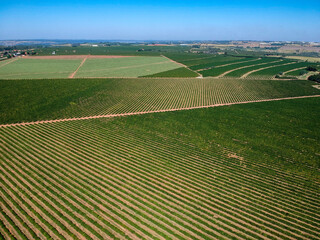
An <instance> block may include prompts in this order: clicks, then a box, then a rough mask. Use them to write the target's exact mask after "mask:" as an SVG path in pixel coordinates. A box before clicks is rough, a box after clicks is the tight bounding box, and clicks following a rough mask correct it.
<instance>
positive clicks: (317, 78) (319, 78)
mask: <svg viewBox="0 0 320 240" xmlns="http://www.w3.org/2000/svg"><path fill="white" fill-rule="evenodd" d="M308 80H310V81H315V82H318V83H320V74H316V75H311V76H310V77H308Z"/></svg>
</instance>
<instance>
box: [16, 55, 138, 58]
mask: <svg viewBox="0 0 320 240" xmlns="http://www.w3.org/2000/svg"><path fill="white" fill-rule="evenodd" d="M126 57H133V56H115V55H58V56H56V55H52V56H24V57H22V58H27V59H83V58H126Z"/></svg>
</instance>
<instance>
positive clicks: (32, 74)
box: [0, 58, 81, 79]
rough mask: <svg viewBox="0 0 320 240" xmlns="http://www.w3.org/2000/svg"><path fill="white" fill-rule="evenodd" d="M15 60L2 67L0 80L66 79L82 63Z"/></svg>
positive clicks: (51, 60)
mask: <svg viewBox="0 0 320 240" xmlns="http://www.w3.org/2000/svg"><path fill="white" fill-rule="evenodd" d="M14 60H15V61H11V62H10V63H9V64H7V65H0V79H44V78H66V77H68V76H69V75H70V74H71V73H72V72H74V71H75V70H76V69H77V67H78V66H79V64H80V63H81V60H79V59H67V60H61V59H59V60H56V59H29V58H28V59H23V58H16V59H14ZM7 61H10V60H7Z"/></svg>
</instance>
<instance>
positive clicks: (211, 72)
mask: <svg viewBox="0 0 320 240" xmlns="http://www.w3.org/2000/svg"><path fill="white" fill-rule="evenodd" d="M275 61H280V60H279V59H277V58H262V59H259V58H256V59H251V60H250V61H248V60H247V61H244V62H242V61H241V62H240V63H235V64H228V65H226V66H224V65H222V66H217V67H214V68H211V69H208V70H203V71H200V73H201V74H202V75H203V76H204V77H208V76H212V77H217V76H219V75H221V74H223V73H225V72H228V71H231V70H234V69H237V68H243V67H251V66H254V65H257V66H260V65H258V64H265V63H270V62H275ZM285 61H287V62H289V60H285Z"/></svg>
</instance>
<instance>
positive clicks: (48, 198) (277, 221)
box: [0, 44, 320, 240]
mask: <svg viewBox="0 0 320 240" xmlns="http://www.w3.org/2000/svg"><path fill="white" fill-rule="evenodd" d="M190 49H191V46H190V47H188V46H146V45H142V44H141V45H129V44H128V45H119V46H117V45H112V46H105V47H47V48H40V49H36V50H35V51H36V52H37V54H38V55H50V54H51V53H52V51H56V55H57V56H59V55H83V56H80V57H79V56H78V59H77V60H69V59H68V60H66V59H30V58H29V59H27V58H13V59H10V60H6V61H2V62H0V109H1V111H0V239H19V240H29V239H30V240H33V239H62V240H67V239H95V240H100V239H101V240H105V239H107V240H113V239H134V240H137V239H146V240H155V239H156V240H171V239H174V240H175V239H178V240H185V239H190V240H191V239H192V240H193V239H195V240H203V239H204V240H212V239H219V240H225V239H230V240H231V239H232V240H235V239H237V240H238V239H241V240H247V239H248V240H255V239H270V240H282V239H284V240H291V239H299V240H300V239H301V240H309V239H310V240H318V239H320V234H319V232H320V231H319V230H320V221H319V220H320V198H319V197H320V188H319V182H320V172H319V169H320V151H319V149H320V122H319V118H320V98H319V96H320V89H317V88H316V87H315V85H316V84H317V83H315V82H312V81H307V80H292V79H293V76H292V75H291V74H296V72H297V71H298V70H295V71H292V72H289V73H290V76H289V78H290V81H284V80H281V79H275V78H274V76H275V75H276V74H278V73H279V72H284V73H285V72H286V71H289V70H291V69H296V68H299V67H306V66H309V65H310V63H305V62H298V61H294V60H289V59H283V58H264V57H259V56H260V55H261V54H260V53H257V54H252V55H251V56H250V54H249V51H247V52H246V55H242V56H240V53H237V54H236V55H235V56H231V55H227V53H225V54H221V55H218V54H217V55H214V54H204V53H190V52H188V51H190ZM195 49H196V50H197V48H195ZM200 51H202V50H200ZM239 51H240V50H239ZM233 52H235V51H233ZM241 53H243V52H241ZM88 54H91V55H88ZM243 54H244V53H243ZM259 54H260V55H259ZM93 55H122V56H132V57H128V58H102V57H101V58H97V57H96V56H93ZM238 55H239V56H238ZM85 56H87V57H85ZM164 56H165V57H164ZM166 57H168V58H169V59H168V58H166ZM46 58H47V57H46ZM60 58H61V57H60ZM64 58H70V57H64ZM71 58H73V59H74V58H75V56H71ZM170 59H172V60H173V61H171V60H170ZM174 61H176V62H174ZM288 63H290V64H288ZM182 64H183V65H185V66H186V67H184V66H183V65H182ZM286 64H288V65H286ZM275 65H276V66H275ZM266 67H270V68H267V69H264V70H263V69H262V68H266ZM255 70H259V71H256V72H255ZM251 71H253V73H252V74H250V75H249V77H248V78H240V77H241V76H243V75H244V74H246V73H249V72H251ZM299 71H301V70H299ZM200 73H201V74H203V75H204V77H203V78H202V77H201V76H199V74H200ZM223 73H228V74H225V75H226V76H225V77H223V78H222V77H220V78H217V77H216V76H219V75H221V74H223ZM206 76H215V77H206ZM73 77H74V78H73ZM197 77H198V78H197ZM284 77H285V75H284ZM268 79H269V80H268ZM283 98H286V99H283ZM288 98H289V99H288ZM290 98H295V99H290ZM298 98H299V99H298ZM41 120H48V121H43V122H36V121H41Z"/></svg>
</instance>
